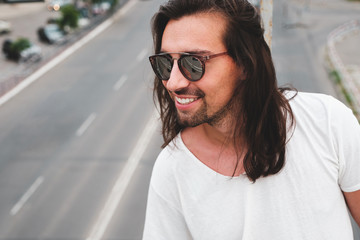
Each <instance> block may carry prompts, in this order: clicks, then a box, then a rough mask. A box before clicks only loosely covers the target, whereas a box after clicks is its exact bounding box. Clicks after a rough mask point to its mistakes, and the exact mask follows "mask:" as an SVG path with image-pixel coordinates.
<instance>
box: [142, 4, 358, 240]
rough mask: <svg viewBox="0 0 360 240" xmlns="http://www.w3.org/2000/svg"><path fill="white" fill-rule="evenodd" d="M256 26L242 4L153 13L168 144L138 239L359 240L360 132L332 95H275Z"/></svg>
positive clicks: (172, 7) (173, 7) (158, 91)
mask: <svg viewBox="0 0 360 240" xmlns="http://www.w3.org/2000/svg"><path fill="white" fill-rule="evenodd" d="M260 21H261V20H260V17H259V16H258V13H257V11H256V10H254V8H253V7H252V6H251V5H250V4H249V3H248V2H247V1H245V0H221V1H220V0H172V1H169V2H167V3H166V4H165V5H163V6H161V7H160V10H159V11H158V13H156V14H155V16H154V18H153V22H152V27H153V38H154V45H155V55H153V56H151V57H150V62H151V65H152V67H153V70H154V72H155V74H156V78H155V89H154V96H155V98H157V100H158V102H159V109H160V114H161V120H162V122H163V126H162V133H163V138H164V141H165V143H164V146H163V147H165V148H164V150H163V151H162V152H161V154H160V155H159V157H158V159H157V161H156V164H155V166H154V170H153V174H152V179H151V183H150V188H149V197H148V206H147V213H146V222H145V229H144V235H143V239H145V240H147V239H154V240H159V239H166V240H170V239H179V240H184V239H196V240H200V239H204V240H212V239H216V240H217V239H219V240H231V239H245V240H263V239H271V240H274V239H275V240H277V239H279V240H283V239H284V240H289V239H291V240H294V239H295V240H296V239H299V240H300V239H301V240H303V239H315V240H318V239H326V240H331V239H334V240H335V239H336V240H339V239H342V240H345V239H352V238H353V233H352V229H351V223H350V220H349V215H348V212H347V206H348V207H349V209H350V211H351V213H352V214H353V216H354V218H355V219H356V221H357V223H358V224H359V223H360V190H359V189H360V159H359V156H360V127H359V124H358V122H357V120H356V119H355V117H354V116H353V115H352V113H351V111H350V110H349V109H347V108H346V107H344V105H343V104H341V103H340V102H338V101H337V100H335V99H334V98H332V97H329V96H325V95H321V94H309V93H296V92H294V91H290V90H285V89H278V87H277V83H276V76H275V70H274V66H273V63H272V60H271V53H270V50H269V48H268V46H267V45H266V43H265V41H264V38H263V30H262V29H261V24H260ZM344 196H345V197H344Z"/></svg>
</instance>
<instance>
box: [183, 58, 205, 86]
mask: <svg viewBox="0 0 360 240" xmlns="http://www.w3.org/2000/svg"><path fill="white" fill-rule="evenodd" d="M179 64H180V70H181V72H182V74H183V75H184V76H185V77H186V78H187V79H189V80H191V81H197V80H199V79H200V78H201V77H202V76H203V74H204V68H203V64H202V63H201V61H200V59H198V58H197V57H194V56H184V57H182V58H181V61H180V62H179Z"/></svg>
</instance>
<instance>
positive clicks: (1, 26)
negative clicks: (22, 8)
mask: <svg viewBox="0 0 360 240" xmlns="http://www.w3.org/2000/svg"><path fill="white" fill-rule="evenodd" d="M9 32H11V23H9V22H7V21H4V20H0V34H3V33H9Z"/></svg>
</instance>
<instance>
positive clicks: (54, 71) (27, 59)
mask: <svg viewBox="0 0 360 240" xmlns="http://www.w3.org/2000/svg"><path fill="white" fill-rule="evenodd" d="M162 2H163V1H161V0H147V1H140V0H119V1H114V2H112V1H95V2H93V4H90V5H87V4H86V3H84V2H80V1H77V2H76V3H75V5H76V9H78V10H79V9H80V10H79V11H80V12H81V14H79V15H78V19H81V21H80V23H79V24H78V26H77V28H74V29H72V28H65V29H64V31H63V30H61V31H60V33H58V32H57V33H56V34H53V35H52V36H55V35H56V37H54V39H56V40H54V41H49V40H44V38H43V39H41V36H40V35H39V33H38V31H39V29H40V28H44V27H45V26H46V25H51V24H54V22H55V23H56V22H57V21H58V20H56V19H59V18H61V17H62V14H63V13H62V11H61V8H62V7H63V6H65V4H64V0H62V1H58V2H57V4H60V5H59V6H60V10H59V9H57V6H56V5H55V2H54V1H53V2H49V1H46V2H34V3H12V4H9V3H4V2H0V20H3V21H4V23H3V25H1V21H0V26H5V27H4V29H9V30H8V31H4V33H2V34H1V35H0V43H1V46H2V47H3V43H4V42H5V41H7V40H10V41H12V42H15V41H16V40H17V39H19V38H25V39H26V41H28V42H30V43H31V45H34V46H38V48H39V49H41V51H40V52H39V51H38V50H37V49H38V48H34V50H33V52H31V53H26V54H25V53H24V54H23V55H21V56H20V57H19V59H18V60H14V59H9V55H8V57H7V56H6V54H5V53H4V52H2V53H1V56H0V96H1V97H0V104H1V105H0V132H1V134H0V189H1V191H0V240H5V239H24V240H30V239H69V240H70V239H71V240H76V239H79V240H80V239H89V240H98V239H108V240H111V239H114V240H115V239H116V240H135V239H141V236H142V229H143V224H144V216H145V207H146V197H147V189H148V184H149V179H150V175H151V170H152V166H153V164H154V161H155V159H156V157H157V154H158V153H159V152H160V150H161V149H160V146H161V143H162V142H161V136H160V132H159V125H160V123H159V122H158V121H157V118H156V114H155V115H154V112H155V108H154V104H153V100H152V78H153V73H152V71H151V69H150V65H149V63H148V59H147V56H148V55H150V54H151V53H152V51H153V50H152V39H151V31H150V19H151V17H152V15H153V14H154V12H155V11H157V9H158V7H159V5H160V4H161V3H162ZM113 3H115V5H114V7H113V6H112V4H113ZM112 7H113V8H112ZM359 22H360V1H347V0H277V1H274V13H273V38H272V54H273V58H274V61H275V66H276V69H277V74H278V80H279V85H288V84H291V85H292V86H294V87H295V88H297V89H298V90H299V91H307V92H319V93H326V94H330V95H332V96H334V97H336V98H338V99H340V100H341V101H343V102H344V103H345V104H347V105H348V106H349V107H351V108H353V110H354V112H357V111H359V105H360V101H359V100H358V98H359V96H360V95H358V94H357V93H358V92H359V89H360V70H359V69H360V45H359V42H360V26H359ZM0 32H2V30H1V29H0ZM49 42H51V43H49ZM354 236H355V239H356V240H360V237H359V236H360V231H359V229H358V227H357V226H355V224H354Z"/></svg>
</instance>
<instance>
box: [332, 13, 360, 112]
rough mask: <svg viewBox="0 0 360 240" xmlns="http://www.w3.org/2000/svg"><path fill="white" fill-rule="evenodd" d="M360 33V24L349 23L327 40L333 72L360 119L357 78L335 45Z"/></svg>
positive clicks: (359, 95) (356, 22) (359, 97)
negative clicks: (345, 63)
mask: <svg viewBox="0 0 360 240" xmlns="http://www.w3.org/2000/svg"><path fill="white" fill-rule="evenodd" d="M358 33H360V23H359V22H358V21H356V20H352V21H350V22H347V23H345V24H343V25H341V26H339V27H338V28H336V29H335V30H333V31H332V32H331V33H330V34H329V35H328V39H327V49H328V57H329V60H330V64H331V70H332V72H333V73H335V74H336V75H337V77H338V81H339V83H340V84H341V85H342V87H343V92H344V93H345V94H346V95H348V96H347V100H348V102H349V104H350V105H351V107H352V109H353V111H354V114H355V115H356V116H357V117H358V119H359V118H360V86H357V83H356V79H355V77H354V76H353V75H352V74H351V73H350V72H349V69H348V68H347V67H346V66H345V65H344V63H343V61H342V60H341V58H340V56H339V54H338V52H337V50H336V48H335V45H336V43H339V42H341V41H342V40H343V39H345V38H346V37H349V36H350V35H353V34H358Z"/></svg>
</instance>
